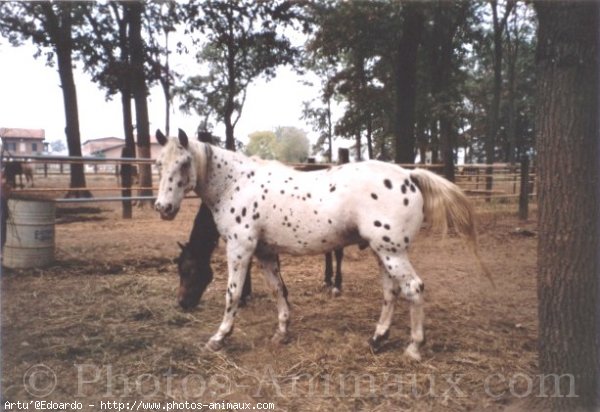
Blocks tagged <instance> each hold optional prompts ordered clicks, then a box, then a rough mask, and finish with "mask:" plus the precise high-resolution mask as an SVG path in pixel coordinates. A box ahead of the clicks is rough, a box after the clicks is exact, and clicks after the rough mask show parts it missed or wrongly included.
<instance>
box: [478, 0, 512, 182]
mask: <svg viewBox="0 0 600 412" xmlns="http://www.w3.org/2000/svg"><path fill="white" fill-rule="evenodd" d="M489 3H490V7H491V9H492V27H493V43H492V44H493V62H494V84H493V88H492V101H491V103H490V108H489V111H488V113H487V115H488V119H487V121H488V125H487V133H486V134H487V136H486V144H485V160H486V163H487V164H490V165H491V164H492V163H494V160H495V158H496V155H495V152H496V135H497V134H498V119H499V117H500V97H501V94H502V59H503V54H504V53H503V50H504V49H503V42H502V38H503V33H504V31H505V28H506V21H507V20H508V16H509V15H510V13H511V11H512V9H513V7H514V5H515V0H506V2H505V3H504V13H503V14H499V12H498V0H489ZM492 172H493V170H492V168H491V167H489V168H488V169H487V171H486V174H487V175H488V176H487V179H486V189H487V190H492V185H493V180H492Z"/></svg>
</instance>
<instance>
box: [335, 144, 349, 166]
mask: <svg viewBox="0 0 600 412" xmlns="http://www.w3.org/2000/svg"><path fill="white" fill-rule="evenodd" d="M349 162H350V150H348V149H344V148H342V147H340V148H339V149H338V164H340V165H342V164H344V163H349Z"/></svg>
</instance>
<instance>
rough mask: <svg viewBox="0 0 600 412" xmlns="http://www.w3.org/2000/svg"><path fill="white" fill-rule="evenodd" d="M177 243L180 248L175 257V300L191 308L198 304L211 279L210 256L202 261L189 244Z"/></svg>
mask: <svg viewBox="0 0 600 412" xmlns="http://www.w3.org/2000/svg"><path fill="white" fill-rule="evenodd" d="M177 244H178V245H179V247H180V248H181V254H180V255H179V258H177V269H178V271H179V292H178V293H177V301H178V302H179V305H180V306H181V307H182V308H183V309H191V308H194V307H196V306H197V305H198V302H199V301H200V298H201V297H202V294H203V293H204V291H205V290H206V287H207V286H208V285H209V284H210V282H211V281H212V279H213V272H212V269H211V268H210V258H209V259H206V261H205V262H202V261H201V258H200V257H198V256H197V254H195V253H194V252H193V251H192V250H191V248H190V246H189V244H187V243H186V244H185V245H182V244H181V243H179V242H177Z"/></svg>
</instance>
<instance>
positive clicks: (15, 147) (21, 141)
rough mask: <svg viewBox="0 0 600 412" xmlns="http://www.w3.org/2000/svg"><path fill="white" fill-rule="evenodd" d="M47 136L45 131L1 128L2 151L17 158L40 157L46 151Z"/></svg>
mask: <svg viewBox="0 0 600 412" xmlns="http://www.w3.org/2000/svg"><path fill="white" fill-rule="evenodd" d="M45 135H46V132H45V131H44V129H18V128H9V127H1V128H0V139H2V150H3V151H7V152H9V153H10V154H12V155H17V156H27V155H39V154H41V153H42V152H44V151H46V145H47V143H45V142H44V140H45V137H46V136H45Z"/></svg>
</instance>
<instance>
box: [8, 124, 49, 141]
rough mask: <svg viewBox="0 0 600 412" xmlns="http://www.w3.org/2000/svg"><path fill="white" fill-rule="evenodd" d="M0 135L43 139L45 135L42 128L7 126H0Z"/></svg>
mask: <svg viewBox="0 0 600 412" xmlns="http://www.w3.org/2000/svg"><path fill="white" fill-rule="evenodd" d="M0 137H1V138H4V137H12V138H16V139H39V140H44V139H45V137H46V132H45V131H44V129H17V128H9V127H0Z"/></svg>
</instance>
